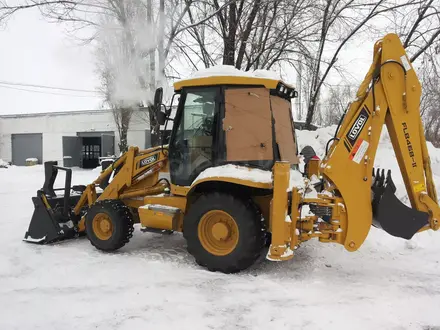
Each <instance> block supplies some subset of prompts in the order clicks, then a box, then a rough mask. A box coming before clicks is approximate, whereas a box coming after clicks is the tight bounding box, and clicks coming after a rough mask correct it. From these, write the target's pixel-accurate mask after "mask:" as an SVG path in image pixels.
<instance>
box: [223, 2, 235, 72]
mask: <svg viewBox="0 0 440 330" xmlns="http://www.w3.org/2000/svg"><path fill="white" fill-rule="evenodd" d="M228 25H229V26H228V28H229V29H228V35H227V36H226V37H225V38H224V50H223V64H224V65H234V64H235V37H236V36H235V35H236V33H237V4H236V3H235V1H234V2H232V3H231V4H230V5H229V17H228Z"/></svg>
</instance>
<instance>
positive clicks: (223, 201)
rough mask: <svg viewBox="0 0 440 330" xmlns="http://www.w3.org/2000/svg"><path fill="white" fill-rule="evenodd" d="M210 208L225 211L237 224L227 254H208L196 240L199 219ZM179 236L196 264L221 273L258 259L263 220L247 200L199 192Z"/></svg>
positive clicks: (198, 240) (263, 231)
mask: <svg viewBox="0 0 440 330" xmlns="http://www.w3.org/2000/svg"><path fill="white" fill-rule="evenodd" d="M212 210H220V211H223V212H226V213H228V215H230V216H231V217H232V218H233V219H234V221H235V223H236V224H237V227H238V232H239V234H238V242H237V245H236V246H235V248H234V249H233V251H232V252H230V253H229V254H227V255H223V256H218V255H215V254H211V253H210V252H209V251H207V250H206V249H205V248H204V247H203V245H202V243H201V242H200V239H199V234H198V226H199V222H200V220H201V218H202V217H203V215H204V214H206V213H207V212H209V211H212ZM183 236H184V237H185V239H186V241H187V248H188V252H189V253H190V254H191V255H192V256H193V257H194V258H195V260H196V262H197V263H198V264H199V265H201V266H203V267H206V268H208V269H209V270H210V271H220V272H223V273H236V272H239V271H242V270H244V269H246V268H248V267H250V266H251V265H252V264H254V262H255V261H256V260H257V259H258V258H259V256H260V254H261V252H262V250H263V247H264V243H265V230H264V223H263V222H262V218H261V215H260V213H259V212H258V210H257V208H256V207H255V205H254V204H253V203H252V202H251V201H250V200H243V199H240V198H238V197H235V196H232V195H228V194H223V193H209V194H207V195H203V196H201V197H200V198H198V199H197V200H196V201H195V202H194V204H193V205H191V207H190V209H189V211H188V213H187V215H186V216H185V219H184V221H183Z"/></svg>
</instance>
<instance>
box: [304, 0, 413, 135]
mask: <svg viewBox="0 0 440 330" xmlns="http://www.w3.org/2000/svg"><path fill="white" fill-rule="evenodd" d="M419 3H420V1H417V0H408V1H406V2H397V3H396V2H394V1H387V0H379V1H372V2H368V3H365V1H357V0H325V1H321V2H319V4H318V5H317V6H316V9H317V12H316V16H317V17H320V34H319V38H318V39H317V42H316V56H315V58H314V59H313V62H312V66H311V67H309V75H310V76H311V77H312V81H311V85H310V86H309V100H308V109H307V117H306V126H308V125H310V124H311V123H312V120H313V115H314V113H315V109H316V104H317V103H318V99H319V94H320V91H321V88H322V87H323V84H324V82H325V81H326V79H327V78H328V75H329V73H330V71H331V70H332V69H333V68H334V67H335V64H336V62H337V61H338V56H339V54H340V52H341V50H342V49H343V47H344V46H345V45H346V44H347V42H348V41H350V40H351V39H352V38H353V37H354V36H355V35H357V34H359V33H361V32H364V31H368V30H370V26H369V23H370V22H371V21H372V20H373V19H374V18H376V17H379V16H383V15H387V14H388V13H393V12H396V11H398V10H399V9H401V8H406V7H408V6H412V5H416V4H419ZM328 44H330V45H331V46H333V47H334V50H333V51H331V52H326V46H327V45H328ZM327 54H331V55H330V56H328V55H327Z"/></svg>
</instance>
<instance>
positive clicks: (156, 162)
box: [73, 146, 168, 232]
mask: <svg viewBox="0 0 440 330" xmlns="http://www.w3.org/2000/svg"><path fill="white" fill-rule="evenodd" d="M164 150H165V149H164V148H163V147H162V146H160V147H154V148H150V149H147V150H139V149H138V148H137V147H130V148H129V150H128V151H127V152H125V153H124V154H123V155H122V156H121V157H120V158H119V159H118V160H117V161H116V162H115V163H114V164H113V165H112V166H109V167H108V168H107V169H105V170H104V171H103V172H102V173H101V174H100V175H99V177H98V178H97V179H96V180H95V181H93V183H91V184H89V185H88V186H87V187H86V189H85V190H84V192H83V193H82V195H81V198H80V199H79V201H78V203H77V204H76V205H75V207H74V210H73V211H74V214H75V215H79V214H80V213H81V210H82V209H83V208H84V207H85V206H87V205H88V206H89V207H91V206H92V205H93V204H94V203H95V202H96V201H97V200H106V199H121V200H124V202H125V203H126V204H127V205H128V206H132V207H139V206H141V205H142V199H141V200H139V199H138V198H137V197H139V196H147V195H154V194H160V193H162V192H163V191H164V190H165V188H167V187H168V185H167V184H161V183H159V184H158V177H159V172H160V171H166V170H167V169H166V166H167V152H166V150H165V151H164ZM113 173H114V177H113V179H112V181H111V182H110V183H108V181H109V178H110V176H111V175H112V174H113ZM96 186H101V187H102V188H104V189H103V192H102V193H101V194H100V196H99V197H98V196H97V194H96ZM84 221H85V218H84V217H82V219H81V221H80V222H79V224H78V227H79V231H80V232H82V231H84Z"/></svg>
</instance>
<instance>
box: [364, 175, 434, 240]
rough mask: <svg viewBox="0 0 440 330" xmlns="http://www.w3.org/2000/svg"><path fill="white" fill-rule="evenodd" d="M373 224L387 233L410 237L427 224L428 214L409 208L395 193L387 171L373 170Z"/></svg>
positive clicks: (405, 237) (394, 187)
mask: <svg viewBox="0 0 440 330" xmlns="http://www.w3.org/2000/svg"><path fill="white" fill-rule="evenodd" d="M373 177H374V179H373V185H372V188H371V189H372V191H373V203H372V206H373V225H374V226H375V227H378V228H382V229H383V230H384V231H386V232H387V233H388V234H390V235H392V236H396V237H401V238H404V239H411V238H412V237H413V236H414V234H416V233H417V232H418V231H419V230H420V229H421V228H422V227H424V226H425V225H428V223H429V222H428V218H429V214H428V213H425V212H421V211H418V210H415V209H413V208H410V207H408V206H406V205H405V204H403V203H402V202H401V201H400V200H399V199H398V198H397V197H396V195H395V192H396V186H395V185H394V182H393V180H392V179H391V171H388V173H387V177H386V179H385V175H384V171H383V170H382V172H381V173H380V170H377V172H376V173H374V170H373Z"/></svg>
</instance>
